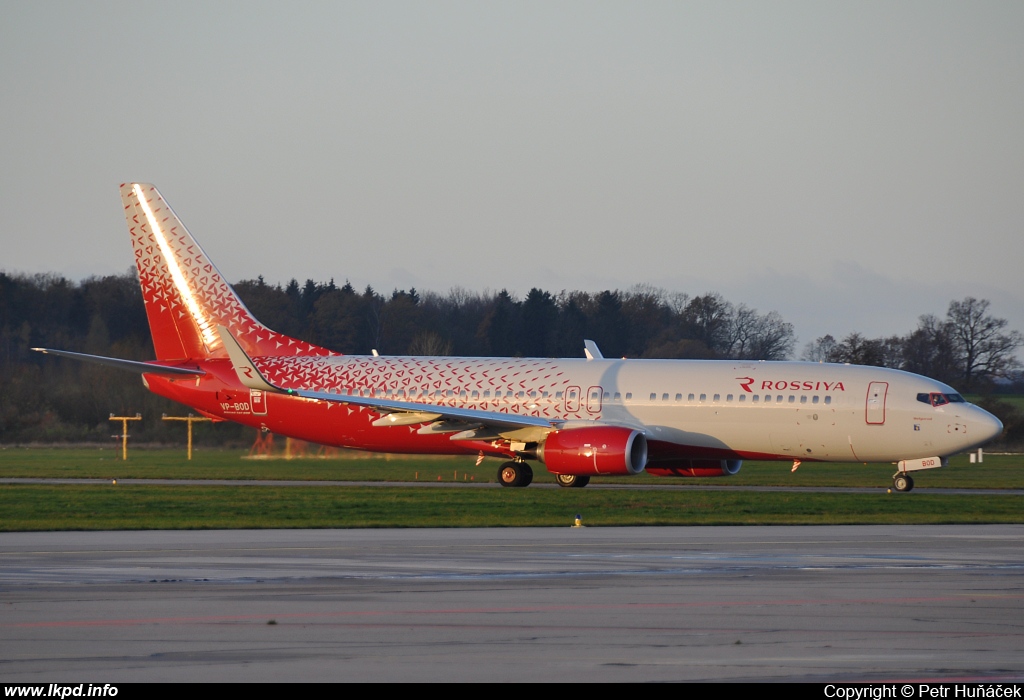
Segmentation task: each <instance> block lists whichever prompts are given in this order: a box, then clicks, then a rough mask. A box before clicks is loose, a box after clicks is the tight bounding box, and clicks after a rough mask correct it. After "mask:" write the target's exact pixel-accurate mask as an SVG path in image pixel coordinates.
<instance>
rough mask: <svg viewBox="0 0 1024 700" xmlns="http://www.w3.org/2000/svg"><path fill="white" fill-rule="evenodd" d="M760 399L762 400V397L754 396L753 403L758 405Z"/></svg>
mask: <svg viewBox="0 0 1024 700" xmlns="http://www.w3.org/2000/svg"><path fill="white" fill-rule="evenodd" d="M760 398H761V397H760V396H758V395H757V394H754V397H753V399H752V401H753V402H754V403H757V400H758V399H760Z"/></svg>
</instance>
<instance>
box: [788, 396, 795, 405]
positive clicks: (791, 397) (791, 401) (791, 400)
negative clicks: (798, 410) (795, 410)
mask: <svg viewBox="0 0 1024 700" xmlns="http://www.w3.org/2000/svg"><path fill="white" fill-rule="evenodd" d="M789 402H790V403H796V397H795V396H793V395H792V394H790V395H789Z"/></svg>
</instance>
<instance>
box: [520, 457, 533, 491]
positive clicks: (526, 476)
mask: <svg viewBox="0 0 1024 700" xmlns="http://www.w3.org/2000/svg"><path fill="white" fill-rule="evenodd" d="M519 469H520V471H521V472H522V476H521V477H520V479H521V483H520V484H519V485H520V486H529V485H530V484H532V483H533V469H531V468H530V465H529V464H527V463H526V462H520V463H519Z"/></svg>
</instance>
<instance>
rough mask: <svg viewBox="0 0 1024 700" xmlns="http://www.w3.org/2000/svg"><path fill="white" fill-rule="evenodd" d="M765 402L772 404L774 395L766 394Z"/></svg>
mask: <svg viewBox="0 0 1024 700" xmlns="http://www.w3.org/2000/svg"><path fill="white" fill-rule="evenodd" d="M764 402H765V403H771V402H772V395H771V394H765V395H764Z"/></svg>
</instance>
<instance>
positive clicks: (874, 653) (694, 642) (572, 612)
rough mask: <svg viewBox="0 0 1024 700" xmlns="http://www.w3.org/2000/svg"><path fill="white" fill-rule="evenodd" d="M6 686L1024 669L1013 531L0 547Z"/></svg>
mask: <svg viewBox="0 0 1024 700" xmlns="http://www.w3.org/2000/svg"><path fill="white" fill-rule="evenodd" d="M0 678H3V680H4V681H5V682H8V683H11V682H32V683H50V682H65V683H69V682H75V683H78V682H94V683H117V682H127V681H248V682H265V681H276V682H296V681H452V680H456V681H567V682H579V681H591V682H594V681H598V682H607V681H685V680H693V681H708V680H737V681H773V680H778V681H812V682H826V681H829V682H831V681H840V682H849V681H874V682H880V681H886V682H900V681H906V682H915V683H916V682H930V681H931V682H936V681H940V680H946V681H953V680H956V681H960V682H963V681H991V682H1010V681H1016V682H1020V681H1022V680H1024V526H1018V525H993V526H987V525H979V526H844V527H826V526H809V527H678V528H581V529H574V528H570V527H565V528H525V529H511V528H510V529H422V530H420V529H415V530H414V529H410V530H257V531H253V530H247V531H241V530H235V531H149V532H88V533H69V532H53V533H10V534H0Z"/></svg>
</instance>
